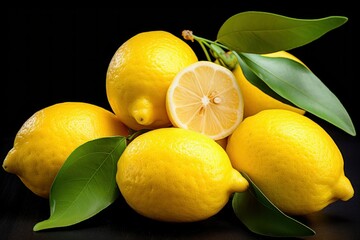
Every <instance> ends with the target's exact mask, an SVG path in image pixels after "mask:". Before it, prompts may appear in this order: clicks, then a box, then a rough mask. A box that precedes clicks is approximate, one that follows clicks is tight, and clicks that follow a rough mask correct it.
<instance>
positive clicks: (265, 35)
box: [217, 11, 348, 54]
mask: <svg viewBox="0 0 360 240" xmlns="http://www.w3.org/2000/svg"><path fill="white" fill-rule="evenodd" d="M347 20H348V19H347V18H346V17H343V16H329V17H325V18H319V19H297V18H290V17H286V16H282V15H278V14H273V13H267V12H257V11H248V12H241V13H238V14H236V15H233V16H232V17H230V18H229V19H227V20H226V21H225V22H224V23H223V25H222V26H221V27H220V29H219V31H218V35H217V41H218V42H220V43H222V44H223V45H225V46H227V47H229V48H230V49H232V50H234V51H237V52H246V53H259V54H261V53H270V52H276V51H279V50H290V49H293V48H297V47H300V46H303V45H305V44H308V43H310V42H312V41H314V40H316V39H318V38H320V37H321V36H323V35H324V34H326V33H327V32H329V31H331V30H333V29H335V28H338V27H340V26H341V25H343V24H344V23H345V22H347Z"/></svg>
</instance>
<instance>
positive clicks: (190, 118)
mask: <svg viewBox="0 0 360 240" xmlns="http://www.w3.org/2000/svg"><path fill="white" fill-rule="evenodd" d="M166 110H167V113H168V115H169V119H170V121H171V122H172V124H173V125H174V126H175V127H179V128H184V129H190V130H194V131H197V132H200V133H203V134H205V135H207V136H209V137H210V138H212V139H214V140H218V139H222V138H225V137H227V136H229V135H230V134H231V133H232V132H233V131H234V130H235V128H236V127H237V126H238V125H239V124H240V122H241V121H242V120H243V112H244V102H243V97H242V94H241V90H240V88H239V86H238V83H237V80H236V78H235V76H234V74H233V73H232V72H231V71H230V70H229V69H227V68H226V67H223V66H221V65H218V64H216V63H213V62H210V61H198V62H195V63H193V64H191V65H189V66H187V67H185V68H183V69H182V70H181V71H180V72H179V73H178V74H177V75H176V76H175V78H174V79H173V81H172V82H171V84H170V86H169V88H168V91H167V95H166Z"/></svg>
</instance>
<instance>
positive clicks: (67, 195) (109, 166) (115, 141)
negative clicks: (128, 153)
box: [33, 136, 126, 231]
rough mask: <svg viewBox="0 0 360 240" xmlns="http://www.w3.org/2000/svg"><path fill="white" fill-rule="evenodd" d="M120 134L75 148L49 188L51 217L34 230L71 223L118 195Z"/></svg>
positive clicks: (38, 224)
mask: <svg viewBox="0 0 360 240" xmlns="http://www.w3.org/2000/svg"><path fill="white" fill-rule="evenodd" d="M125 147H126V138H125V137H123V136H114V137H105V138H99V139H95V140H92V141H89V142H87V143H84V144H83V145H81V146H79V147H78V148H77V149H75V150H74V151H73V152H72V153H71V154H70V156H69V157H68V158H67V160H66V161H65V163H64V164H63V166H62V167H61V169H60V170H59V172H58V174H57V176H56V178H55V180H54V182H53V185H52V187H51V191H50V197H49V202H50V218H49V219H47V220H44V221H42V222H39V223H37V224H36V225H35V226H34V228H33V230H34V231H39V230H43V229H49V228H55V227H65V226H70V225H73V224H76V223H79V222H81V221H84V220H86V219H88V218H90V217H92V216H94V215H96V214H97V213H99V212H100V211H101V210H103V209H105V208H106V207H107V206H109V205H110V204H111V203H113V202H114V201H115V199H116V198H117V197H118V196H119V194H120V192H119V189H118V187H117V184H116V178H115V176H116V170H117V162H118V160H119V158H120V156H121V154H122V153H123V151H124V149H125Z"/></svg>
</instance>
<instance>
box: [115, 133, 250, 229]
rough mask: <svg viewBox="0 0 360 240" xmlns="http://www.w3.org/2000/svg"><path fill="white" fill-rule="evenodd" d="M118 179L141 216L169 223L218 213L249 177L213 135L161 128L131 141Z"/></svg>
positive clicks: (124, 155)
mask: <svg viewBox="0 0 360 240" xmlns="http://www.w3.org/2000/svg"><path fill="white" fill-rule="evenodd" d="M116 181H117V184H118V186H119V189H120V191H121V193H122V195H123V197H124V199H125V200H126V202H127V203H128V204H129V206H130V207H132V208H133V209H134V210H135V211H136V212H138V213H139V214H141V215H143V216H145V217H148V218H151V219H155V220H159V221H166V222H193V221H200V220H203V219H207V218H209V217H211V216H213V215H215V214H216V213H218V212H219V211H220V210H221V209H222V208H223V207H224V205H225V204H226V203H227V202H228V200H229V197H230V195H231V194H232V193H233V192H242V191H245V190H246V189H247V187H248V182H247V180H246V179H245V178H244V177H243V176H242V175H241V174H240V173H239V172H238V171H237V170H235V169H234V168H233V167H232V165H231V162H230V159H229V157H228V155H227V154H226V152H225V150H224V149H223V148H222V147H221V146H220V145H219V144H218V143H216V142H215V141H214V140H213V139H211V138H209V137H207V136H205V135H203V134H201V133H198V132H195V131H192V130H187V129H182V128H174V127H170V128H159V129H155V130H151V131H148V132H146V133H144V134H142V135H140V136H138V137H136V138H135V139H134V140H133V141H131V142H130V143H129V145H128V146H127V147H126V149H125V150H124V152H123V154H122V155H121V157H120V159H119V161H118V169H117V174H116Z"/></svg>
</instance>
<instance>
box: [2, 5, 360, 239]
mask: <svg viewBox="0 0 360 240" xmlns="http://www.w3.org/2000/svg"><path fill="white" fill-rule="evenodd" d="M222 7H224V8H213V9H206V8H205V9H194V8H187V9H176V10H175V9H136V8H134V9H130V8H111V9H7V21H6V31H5V35H3V37H4V38H5V39H6V40H7V41H6V44H5V45H4V48H5V49H6V50H7V56H6V57H7V58H6V63H7V65H6V68H5V70H6V71H7V75H6V77H5V79H3V80H2V81H1V88H0V91H1V92H0V97H1V104H2V105H1V106H2V107H1V127H0V140H1V145H0V146H1V147H0V154H1V155H0V158H1V159H4V158H5V156H6V154H7V152H8V151H9V150H10V148H11V147H12V143H13V140H14V137H15V135H16V132H17V131H18V130H19V128H20V127H21V125H22V124H23V122H25V121H26V120H27V119H28V118H29V117H30V116H31V115H32V114H33V113H34V112H35V111H37V110H39V109H41V108H43V107H46V106H48V105H51V104H54V103H57V102H63V101H83V102H90V103H94V104H97V105H100V106H102V107H104V108H107V109H110V108H109V105H108V103H107V99H106V93H105V74H106V69H107V66H108V63H109V61H110V59H111V57H112V55H113V54H114V52H115V51H116V49H117V48H118V47H119V46H120V45H121V44H122V43H123V42H124V41H126V40H127V39H128V38H130V37H131V36H133V35H135V34H136V33H139V32H142V31H148V30H160V29H161V30H167V31H170V32H172V33H173V34H175V35H177V36H179V37H180V36H181V35H180V34H181V31H182V30H184V29H190V30H193V31H194V33H195V34H196V35H198V36H202V37H205V38H208V39H212V40H215V38H216V33H217V30H218V29H219V28H220V26H221V24H222V23H223V22H224V21H225V20H226V19H227V18H229V17H230V16H232V15H233V14H236V13H239V12H242V11H247V10H259V11H268V12H273V13H278V14H282V15H286V16H290V17H297V18H320V17H326V16H330V15H340V16H346V17H348V18H349V21H348V22H347V23H346V24H345V25H343V26H341V27H340V28H338V29H335V30H334V31H332V32H330V33H328V34H326V35H325V36H323V37H322V38H320V39H319V40H317V41H315V42H312V43H310V44H308V45H306V46H303V47H301V48H298V49H294V50H293V51H292V53H294V54H295V55H296V56H297V57H299V58H300V59H301V60H302V61H303V62H304V63H305V64H306V65H307V66H308V67H310V68H311V69H312V71H313V72H314V73H315V74H316V75H317V76H318V77H319V78H320V79H321V80H322V81H323V82H324V83H325V85H327V86H328V87H329V88H330V89H331V90H332V92H333V93H334V94H335V95H336V96H338V98H339V99H340V100H341V102H342V103H343V105H344V106H345V108H346V109H347V110H348V112H349V114H350V116H351V118H352V119H353V121H354V124H355V128H356V129H357V130H358V126H359V118H358V113H357V110H358V107H357V105H356V102H359V94H358V88H357V87H356V86H355V83H356V82H357V77H356V78H355V73H356V72H357V68H358V62H355V61H357V57H356V56H355V54H354V53H355V52H357V46H356V44H357V43H355V37H354V35H355V30H357V29H358V26H355V22H356V20H357V19H356V18H357V17H356V16H355V14H354V12H355V11H354V9H355V8H354V6H351V5H348V4H346V2H343V1H342V2H340V3H336V4H334V5H333V6H332V5H330V4H329V5H327V7H321V8H319V9H314V8H313V7H308V6H306V5H302V6H297V5H295V4H293V3H291V6H285V5H281V6H276V5H274V4H270V3H267V4H266V3H265V4H263V3H261V5H260V4H258V5H256V4H249V3H248V4H238V5H233V4H232V5H229V6H223V5H222ZM189 44H190V45H191V46H192V47H193V48H194V49H195V51H197V53H198V54H199V58H203V57H202V52H201V49H200V48H199V46H198V45H197V44H196V43H194V44H191V43H189ZM354 69H355V70H354ZM310 117H312V116H310ZM314 119H315V120H316V121H318V122H319V123H320V124H321V125H322V126H324V128H325V129H326V130H327V131H328V132H329V134H330V135H331V136H332V137H333V139H334V140H335V142H336V143H337V144H338V146H339V149H340V150H341V152H342V154H343V157H344V162H345V173H346V175H347V176H348V178H349V179H350V181H351V182H352V184H353V187H354V189H355V196H354V197H353V198H352V199H351V200H349V201H347V202H335V203H333V204H331V205H330V206H328V207H327V208H325V209H324V210H323V211H321V212H319V213H315V214H311V215H309V216H306V217H303V218H301V219H299V220H301V221H303V222H304V223H306V224H308V225H309V226H310V227H311V228H313V229H314V230H315V231H316V235H315V236H314V237H309V238H308V239H329V240H332V239H334V240H335V239H344V240H355V239H359V236H360V229H359V228H360V204H359V200H360V199H359V197H358V192H359V191H360V178H359V176H358V173H359V171H360V164H359V161H360V141H359V138H358V137H357V136H356V137H353V136H350V135H348V134H346V133H345V132H342V131H341V130H339V129H337V128H335V127H333V126H331V125H329V124H327V123H325V122H323V121H321V120H319V119H317V118H314ZM304 197H306V196H304ZM0 203H1V204H0V239H2V240H7V239H23V240H30V239H39V240H40V239H47V240H52V239H68V240H71V239H77V240H81V239H86V240H91V239H222V240H225V239H270V238H268V237H264V236H260V235H257V234H254V233H252V232H250V231H249V230H248V229H246V227H245V226H244V225H242V223H241V222H240V221H239V220H238V219H237V218H236V217H235V215H234V214H233V212H232V209H231V206H230V205H228V206H226V207H225V208H224V209H223V210H222V211H221V212H220V213H219V214H217V215H216V216H214V217H212V218H210V219H208V220H206V221H202V222H197V223H187V224H169V223H161V222H156V221H152V220H149V219H146V218H144V217H142V216H139V215H138V214H136V213H134V212H133V211H132V210H131V209H130V208H129V207H128V206H127V205H126V203H125V202H124V201H123V200H122V199H119V200H118V201H117V202H115V203H114V204H112V205H111V206H110V207H109V208H107V209H105V210H104V211H103V212H101V213H99V214H98V215H96V216H95V217H93V218H91V219H89V220H87V221H85V222H82V223H80V224H78V225H76V226H73V227H68V228H63V229H57V230H55V229H54V230H48V231H43V232H33V231H32V228H33V226H34V225H35V224H36V223H37V222H39V221H42V220H44V219H47V218H48V217H49V204H48V200H46V199H42V198H40V197H37V196H35V195H34V194H33V193H31V192H30V191H29V190H28V189H26V188H25V187H24V185H23V184H22V183H21V181H20V180H19V179H18V178H17V177H16V176H14V175H11V174H8V173H6V172H5V171H3V170H2V169H1V171H0Z"/></svg>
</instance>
